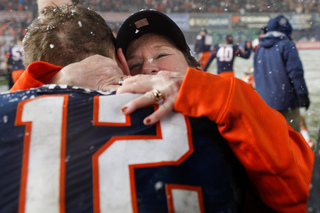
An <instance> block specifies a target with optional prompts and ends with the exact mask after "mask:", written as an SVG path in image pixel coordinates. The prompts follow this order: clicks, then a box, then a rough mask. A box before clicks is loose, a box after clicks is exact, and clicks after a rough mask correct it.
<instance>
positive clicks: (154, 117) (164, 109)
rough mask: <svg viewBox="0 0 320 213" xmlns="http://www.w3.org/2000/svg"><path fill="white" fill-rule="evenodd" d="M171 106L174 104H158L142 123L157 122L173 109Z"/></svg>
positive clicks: (150, 123)
mask: <svg viewBox="0 0 320 213" xmlns="http://www.w3.org/2000/svg"><path fill="white" fill-rule="evenodd" d="M173 106H174V105H169V104H168V102H166V103H163V104H162V105H160V106H159V108H158V109H157V110H156V111H154V112H153V113H152V114H151V115H149V116H148V117H146V118H145V119H144V120H143V123H144V125H152V124H155V123H157V122H158V121H160V120H161V119H162V118H164V117H165V116H166V115H168V114H169V113H170V112H172V111H173Z"/></svg>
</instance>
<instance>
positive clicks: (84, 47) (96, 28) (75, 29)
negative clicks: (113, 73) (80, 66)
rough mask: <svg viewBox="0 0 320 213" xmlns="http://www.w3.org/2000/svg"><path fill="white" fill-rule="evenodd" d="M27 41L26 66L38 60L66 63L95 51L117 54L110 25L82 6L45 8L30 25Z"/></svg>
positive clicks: (97, 52)
mask: <svg viewBox="0 0 320 213" xmlns="http://www.w3.org/2000/svg"><path fill="white" fill-rule="evenodd" d="M23 44H24V51H25V54H24V55H25V58H24V64H25V65H26V66H28V65H29V64H30V63H32V62H34V61H45V62H48V63H51V64H55V65H59V66H66V65H68V64H70V63H73V62H78V61H81V60H82V59H84V58H86V57H88V56H91V55H95V54H99V55H102V56H107V57H110V58H114V54H115V38H114V36H113V33H112V31H111V29H110V27H109V26H108V25H107V23H106V22H105V20H104V19H103V18H102V17H101V16H100V15H99V14H98V13H96V12H94V11H92V10H90V9H88V8H85V7H82V6H80V5H63V6H60V7H57V6H49V7H45V8H44V9H43V10H42V13H41V15H40V16H39V17H38V18H36V19H35V20H34V21H33V22H32V24H31V25H30V26H29V27H28V29H27V34H26V36H25V38H24V41H23Z"/></svg>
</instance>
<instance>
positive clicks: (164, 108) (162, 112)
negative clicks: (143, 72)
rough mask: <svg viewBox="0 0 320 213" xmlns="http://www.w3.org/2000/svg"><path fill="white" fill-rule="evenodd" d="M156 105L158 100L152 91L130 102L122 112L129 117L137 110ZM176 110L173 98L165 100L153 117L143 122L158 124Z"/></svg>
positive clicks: (150, 116)
mask: <svg viewBox="0 0 320 213" xmlns="http://www.w3.org/2000/svg"><path fill="white" fill-rule="evenodd" d="M153 104H156V100H155V97H154V94H153V92H152V91H149V92H147V93H145V94H144V95H142V96H140V97H138V98H136V99H134V100H132V101H130V102H129V103H128V104H127V105H125V106H124V107H123V108H122V109H121V111H122V113H123V114H125V115H128V114H131V113H132V112H134V111H136V110H137V109H140V108H143V107H147V106H151V105H153ZM173 109H174V101H173V99H172V98H168V100H167V99H166V100H164V101H163V103H162V104H160V105H159V108H158V109H157V110H156V111H154V112H153V113H152V114H151V115H149V116H148V117H146V118H145V119H144V120H143V123H144V124H145V125H152V124H155V123H157V122H158V121H159V120H161V119H162V118H164V117H165V116H166V115H168V114H169V113H170V112H171V111H173Z"/></svg>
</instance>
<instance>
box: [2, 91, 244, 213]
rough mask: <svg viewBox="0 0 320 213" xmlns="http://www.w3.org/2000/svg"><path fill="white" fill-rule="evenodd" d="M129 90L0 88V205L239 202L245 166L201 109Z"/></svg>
mask: <svg viewBox="0 0 320 213" xmlns="http://www.w3.org/2000/svg"><path fill="white" fill-rule="evenodd" d="M137 96H138V95H136V94H121V95H114V94H106V93H104V94H102V93H101V92H98V91H92V90H85V89H82V88H74V87H69V86H58V85H47V86H43V87H40V88H36V89H31V90H25V91H19V92H15V93H6V94H1V95H0V178H1V181H0V212H26V213H31V212H32V213H37V212H39V213H43V212H45V213H48V212H66V213H71V212H74V213H82V212H83V213H88V212H101V213H105V212H112V213H117V212H119V213H124V212H136V213H138V212H139V213H146V212H184V213H185V212H192V213H194V212H241V209H242V208H243V205H244V201H245V193H246V192H245V189H246V185H245V182H246V181H245V180H246V175H245V170H244V168H243V167H242V166H241V165H240V163H239V162H238V160H237V159H236V158H235V156H234V155H233V153H232V152H231V150H230V149H229V147H228V145H227V143H226V141H225V140H224V139H223V138H222V137H221V135H220V134H219V132H218V130H217V127H216V124H215V123H213V122H211V121H210V120H209V119H207V118H205V117H202V118H190V117H185V116H183V115H182V114H180V113H174V112H172V113H171V114H169V115H168V116H166V117H165V118H164V119H162V120H161V121H160V122H158V123H157V124H155V125H151V126H145V125H143V119H144V118H145V117H146V116H147V115H149V114H151V113H152V112H153V111H154V110H155V109H157V105H155V106H150V107H148V108H144V109H140V110H137V111H136V112H134V113H132V114H131V115H126V116H125V115H123V114H122V113H121V110H120V109H121V107H123V106H124V105H125V104H126V103H128V102H129V101H130V100H132V99H134V98H135V97H137Z"/></svg>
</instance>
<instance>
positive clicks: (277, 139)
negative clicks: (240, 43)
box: [175, 68, 314, 212]
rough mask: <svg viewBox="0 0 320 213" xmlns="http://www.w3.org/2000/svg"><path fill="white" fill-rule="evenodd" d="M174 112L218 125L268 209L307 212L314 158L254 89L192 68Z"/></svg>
mask: <svg viewBox="0 0 320 213" xmlns="http://www.w3.org/2000/svg"><path fill="white" fill-rule="evenodd" d="M194 79H196V82H195V80H194ZM175 110H176V111H178V112H181V113H182V114H184V115H187V116H192V117H200V116H207V117H208V118H210V119H211V120H212V121H214V122H216V123H217V125H218V129H219V132H220V134H221V135H222V136H223V137H224V138H225V139H226V141H227V142H228V144H229V146H230V147H231V149H232V150H233V152H234V153H235V155H236V156H237V158H238V159H239V161H240V162H241V163H242V164H243V166H244V167H245V168H246V171H247V174H248V177H249V180H250V182H251V184H252V185H253V187H254V189H255V190H256V192H257V193H258V195H259V196H260V198H261V199H262V201H263V202H264V203H265V204H267V205H268V206H270V207H271V208H273V209H274V210H276V211H277V212H306V204H307V199H308V194H309V184H310V183H311V175H312V168H313V161H314V153H313V151H312V150H311V148H310V147H309V145H308V144H307V143H306V142H305V140H304V139H303V137H302V136H301V134H300V133H298V132H295V131H294V130H293V129H292V128H291V127H290V126H289V125H288V124H287V123H286V120H285V118H284V117H283V116H282V115H281V114H280V113H279V112H278V111H276V110H274V109H272V108H270V107H269V106H268V105H267V104H266V103H265V102H264V101H263V100H262V98H261V97H260V95H259V94H258V93H257V92H256V91H255V90H254V89H252V88H251V87H250V86H248V85H247V84H246V83H245V82H243V81H242V80H240V79H236V78H221V77H220V76H217V75H213V74H210V73H206V72H202V71H199V70H195V69H192V68H189V70H188V72H187V75H186V77H185V80H184V81H183V84H182V86H181V89H180V91H179V94H178V98H177V101H176V103H175Z"/></svg>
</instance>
